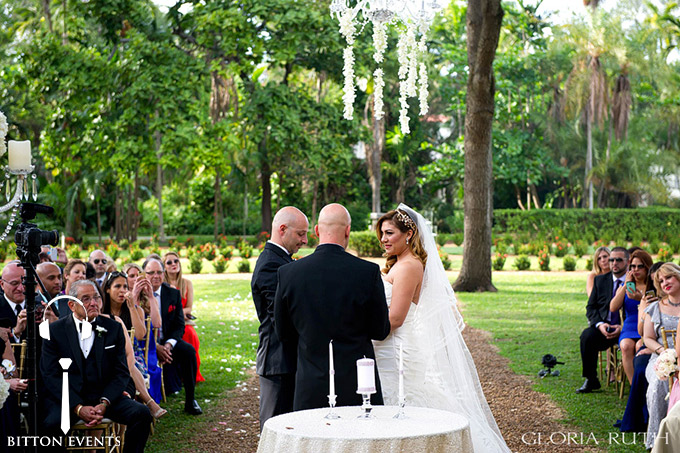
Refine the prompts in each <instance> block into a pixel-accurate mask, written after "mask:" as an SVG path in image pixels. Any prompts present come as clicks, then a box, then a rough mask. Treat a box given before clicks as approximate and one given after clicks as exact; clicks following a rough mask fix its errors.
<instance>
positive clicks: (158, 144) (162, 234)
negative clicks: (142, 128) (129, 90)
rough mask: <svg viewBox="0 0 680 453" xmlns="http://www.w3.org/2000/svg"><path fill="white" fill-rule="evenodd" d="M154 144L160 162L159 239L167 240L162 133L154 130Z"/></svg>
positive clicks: (157, 190)
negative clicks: (164, 212) (164, 211)
mask: <svg viewBox="0 0 680 453" xmlns="http://www.w3.org/2000/svg"><path fill="white" fill-rule="evenodd" d="M153 135H154V144H155V148H156V150H155V151H156V156H157V158H158V163H157V164H156V198H158V241H159V242H165V225H164V222H163V165H162V163H161V158H162V157H163V153H162V152H161V133H160V131H156V132H154V134H153Z"/></svg>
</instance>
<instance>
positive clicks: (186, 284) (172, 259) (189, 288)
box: [163, 252, 205, 382]
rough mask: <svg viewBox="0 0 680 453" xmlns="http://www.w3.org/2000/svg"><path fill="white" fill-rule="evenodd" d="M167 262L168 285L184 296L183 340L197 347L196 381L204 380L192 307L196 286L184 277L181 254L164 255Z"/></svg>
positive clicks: (164, 261) (199, 343)
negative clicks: (180, 259) (180, 260)
mask: <svg viewBox="0 0 680 453" xmlns="http://www.w3.org/2000/svg"><path fill="white" fill-rule="evenodd" d="M163 263H165V281H166V282H167V283H168V285H170V286H172V287H173V288H175V289H178V290H179V292H180V294H181V296H182V307H184V323H185V328H184V337H182V340H184V341H186V342H187V343H189V344H190V345H191V346H193V347H194V349H196V382H203V381H205V378H204V377H203V376H202V375H201V358H200V357H199V355H198V348H199V346H200V345H201V342H200V341H199V340H198V334H197V333H196V329H195V328H194V326H195V325H196V324H195V323H194V321H193V320H194V319H195V318H194V317H193V315H192V314H191V309H192V307H193V305H194V286H193V285H192V284H191V281H190V280H187V279H186V278H183V277H182V264H181V263H180V262H179V255H178V254H177V253H175V252H168V253H166V254H165V256H163Z"/></svg>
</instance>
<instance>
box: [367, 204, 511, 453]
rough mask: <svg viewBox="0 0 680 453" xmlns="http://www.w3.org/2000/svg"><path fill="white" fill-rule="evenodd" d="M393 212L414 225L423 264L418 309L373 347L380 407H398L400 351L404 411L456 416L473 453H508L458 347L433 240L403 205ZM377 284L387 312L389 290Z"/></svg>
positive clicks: (454, 314)
mask: <svg viewBox="0 0 680 453" xmlns="http://www.w3.org/2000/svg"><path fill="white" fill-rule="evenodd" d="M399 209H400V210H402V211H404V212H406V213H408V214H409V216H411V218H412V219H413V220H414V221H416V225H417V227H418V230H419V232H420V236H421V238H422V241H423V246H424V247H425V251H426V252H427V255H428V259H427V264H426V266H425V272H424V275H423V283H422V285H421V292H420V298H419V301H418V304H417V305H416V304H414V303H413V302H411V306H410V307H409V311H408V314H407V315H406V319H405V320H404V323H403V324H402V326H401V327H399V328H398V329H395V330H394V331H393V332H392V333H390V335H389V336H388V337H387V338H386V339H385V340H383V341H374V342H373V347H374V349H375V356H376V364H377V367H378V373H379V375H380V383H381V386H382V392H383V398H384V400H385V404H386V405H396V404H398V392H399V387H398V382H399V380H398V379H399V373H398V370H399V347H400V345H401V347H402V348H403V362H404V393H405V397H406V406H407V407H408V406H421V407H430V408H433V409H441V410H446V411H450V412H455V413H458V414H461V415H463V416H465V417H466V418H467V419H468V420H469V422H470V430H471V434H472V441H473V444H474V448H475V453H487V452H488V453H499V452H510V449H509V448H508V446H507V445H506V444H505V441H504V440H503V436H502V435H501V433H500V430H499V429H498V425H497V424H496V420H495V419H494V418H493V414H492V413H491V409H489V405H488V404H487V402H486V398H485V397H484V393H483V391H482V387H481V385H480V383H479V377H478V375H477V369H476V368H475V364H474V362H473V360H472V356H471V355H470V351H469V350H468V348H467V345H466V344H465V342H464V341H463V336H462V335H461V331H462V329H463V327H464V324H463V319H462V317H461V316H460V313H458V309H457V308H456V299H455V296H454V294H453V289H452V288H451V285H450V283H449V281H448V278H447V276H446V272H445V271H444V267H443V266H442V263H441V260H440V259H439V254H438V253H437V248H436V245H435V243H434V237H433V236H432V233H431V232H430V230H429V227H428V225H427V224H426V222H425V219H424V218H423V217H422V216H421V215H420V214H418V213H416V212H415V211H413V210H412V209H410V208H409V207H408V206H406V205H403V204H401V205H399ZM383 281H384V284H385V296H386V299H387V305H388V306H389V305H390V304H391V301H392V284H391V283H389V282H387V281H385V280H383Z"/></svg>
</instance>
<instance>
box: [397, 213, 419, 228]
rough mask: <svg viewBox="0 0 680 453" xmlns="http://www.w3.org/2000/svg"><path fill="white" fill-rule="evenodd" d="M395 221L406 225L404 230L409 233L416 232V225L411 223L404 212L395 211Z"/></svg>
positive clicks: (410, 219)
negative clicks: (407, 230) (406, 229)
mask: <svg viewBox="0 0 680 453" xmlns="http://www.w3.org/2000/svg"><path fill="white" fill-rule="evenodd" d="M395 217H396V218H397V219H399V221H400V222H401V223H403V224H404V225H406V228H408V229H409V230H411V231H416V223H415V222H414V221H413V219H412V218H411V216H409V215H408V214H406V213H405V212H404V211H402V210H401V209H397V215H395Z"/></svg>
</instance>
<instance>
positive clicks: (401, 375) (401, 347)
mask: <svg viewBox="0 0 680 453" xmlns="http://www.w3.org/2000/svg"><path fill="white" fill-rule="evenodd" d="M403 397H404V343H400V344H399V398H403Z"/></svg>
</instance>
